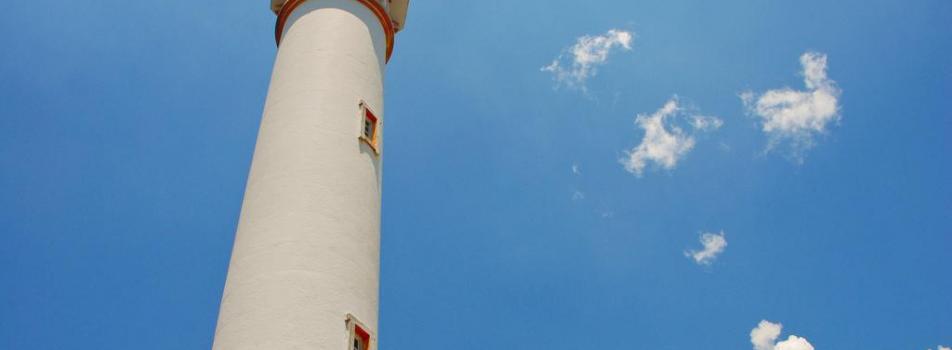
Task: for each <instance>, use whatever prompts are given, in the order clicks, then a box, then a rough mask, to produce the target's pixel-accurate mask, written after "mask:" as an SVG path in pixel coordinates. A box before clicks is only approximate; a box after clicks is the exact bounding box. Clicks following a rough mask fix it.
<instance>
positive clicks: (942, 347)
mask: <svg viewBox="0 0 952 350" xmlns="http://www.w3.org/2000/svg"><path fill="white" fill-rule="evenodd" d="M929 350H932V349H929ZM939 350H952V348H949V347H948V346H942V345H939Z"/></svg>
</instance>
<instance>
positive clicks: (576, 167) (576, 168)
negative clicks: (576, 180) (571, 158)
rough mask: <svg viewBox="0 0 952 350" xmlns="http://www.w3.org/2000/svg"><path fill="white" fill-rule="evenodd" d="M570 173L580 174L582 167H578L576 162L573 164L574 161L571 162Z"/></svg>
mask: <svg viewBox="0 0 952 350" xmlns="http://www.w3.org/2000/svg"><path fill="white" fill-rule="evenodd" d="M572 174H573V175H581V174H582V169H581V168H579V166H578V164H574V163H573V164H572Z"/></svg>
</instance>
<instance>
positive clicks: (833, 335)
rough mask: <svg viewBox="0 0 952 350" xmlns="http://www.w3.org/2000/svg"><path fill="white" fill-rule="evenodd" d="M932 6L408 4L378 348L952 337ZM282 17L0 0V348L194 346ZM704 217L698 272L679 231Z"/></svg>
mask: <svg viewBox="0 0 952 350" xmlns="http://www.w3.org/2000/svg"><path fill="white" fill-rule="evenodd" d="M950 17H952V3H950V2H948V1H940V0H936V1H925V0H923V1H863V2H860V1H836V2H829V1H796V2H793V1H788V2H779V1H770V2H764V1H718V2H700V1H678V0H674V1H671V0H667V1H600V2H567V3H561V4H556V3H554V2H543V1H488V2H462V1H414V2H413V4H412V5H411V8H410V15H409V17H408V23H407V28H406V30H405V31H403V32H401V33H400V34H399V36H398V38H397V47H396V50H395V54H394V56H393V59H392V60H391V61H390V64H389V66H388V72H387V74H388V75H387V90H386V100H387V102H386V103H387V118H388V123H387V127H388V130H387V140H386V142H387V147H386V149H387V154H386V171H385V172H384V174H385V175H384V196H383V227H382V239H383V241H382V279H381V308H380V313H381V314H380V316H381V327H380V330H379V335H380V339H381V343H380V347H381V349H443V348H447V347H452V348H456V349H503V348H513V347H521V348H531V349H590V348H608V347H612V348H625V349H693V348H708V349H751V348H752V347H754V345H755V344H752V339H751V333H752V331H756V332H755V333H758V334H760V335H763V337H766V339H767V340H768V341H770V340H771V337H772V338H776V341H778V342H779V341H784V340H787V337H788V336H789V335H796V336H798V337H802V338H804V339H806V340H808V342H809V343H810V344H812V346H814V347H816V348H817V349H927V348H932V349H935V348H936V347H937V346H938V345H940V344H941V345H946V346H948V345H950V344H952V271H950V267H952V259H950V257H952V254H950V253H949V252H950V250H952V220H950V219H952V184H950V182H952V181H950V179H952V162H950V161H949V160H950V158H949V154H950V152H952V144H950V136H952V114H950V112H949V111H950V110H952V95H950V91H952V27H950V26H949V24H948V18H950ZM273 25H274V16H273V14H271V13H270V12H269V11H268V4H267V3H266V2H265V1H242V2H236V3H228V4H225V5H223V4H222V3H213V2H191V1H179V0H170V1H164V2H162V3H161V4H159V3H155V2H130V1H115V0H103V1H94V2H76V1H58V0H54V1H52V2H48V3H43V4H38V3H34V2H23V1H19V2H17V1H14V2H10V3H8V4H7V5H6V6H5V11H3V12H0V30H2V32H3V33H7V35H4V36H0V194H2V195H0V235H2V236H0V237H2V238H3V241H4V242H5V243H4V244H2V245H0V277H2V279H0V280H2V281H3V282H2V283H0V310H2V311H0V348H3V349H60V348H70V349H130V348H135V349H206V348H209V347H210V345H211V341H212V336H213V334H214V327H215V321H216V317H217V310H218V303H219V298H220V296H221V290H222V287H223V284H224V279H225V273H226V269H227V263H228V259H229V255H230V250H231V244H232V240H233V238H234V230H235V226H236V223H237V215H238V212H239V209H240V205H241V199H242V194H243V189H244V182H245V179H246V176H247V171H248V167H249V164H250V160H251V154H252V150H253V146H254V141H255V136H256V133H257V128H258V123H259V121H260V117H261V110H262V105H263V101H264V96H265V93H266V91H267V85H268V81H269V76H270V70H271V64H272V62H273V58H274V53H275V46H274V42H273V37H272V34H273ZM612 29H614V30H616V31H619V32H625V33H630V34H631V35H632V38H631V40H630V42H629V43H628V46H629V48H630V49H627V50H626V49H625V47H624V45H621V44H620V42H617V41H616V42H615V45H610V49H609V50H608V52H607V56H606V57H607V58H606V59H605V60H604V62H601V61H599V62H596V63H594V64H593V65H592V67H594V68H596V69H597V72H596V73H595V74H587V75H586V76H585V79H584V89H582V88H580V87H579V86H578V85H575V86H571V85H567V84H565V82H562V83H561V84H560V82H559V81H557V80H556V79H554V75H553V74H552V72H550V71H543V70H541V69H542V68H543V67H545V66H548V65H549V64H550V63H552V61H553V60H554V59H557V58H558V57H559V56H560V55H561V57H562V58H561V62H562V63H561V66H560V67H562V68H564V69H569V70H571V69H573V67H574V66H573V62H574V59H575V56H574V55H573V54H572V53H571V52H570V51H567V50H571V49H572V48H573V47H575V46H576V44H577V43H579V41H578V40H579V38H580V37H584V36H589V38H595V37H596V36H600V35H606V33H608V31H609V30H612ZM596 49H597V47H596ZM590 52H595V51H590ZM805 53H816V54H817V55H822V56H823V57H825V58H826V64H827V65H826V69H825V70H823V71H824V72H825V73H826V74H827V79H828V80H823V81H824V82H825V83H824V84H827V85H826V86H828V87H830V89H831V90H825V91H827V92H829V93H830V94H829V95H830V96H834V97H835V104H834V105H835V108H836V112H835V113H834V114H829V113H827V114H825V115H821V114H823V113H821V112H816V111H815V110H813V109H809V108H812V107H815V105H814V104H812V103H814V102H816V101H814V100H810V99H809V98H806V99H805V100H802V101H801V102H803V101H806V102H803V103H806V105H802V106H806V107H808V108H807V110H808V112H804V113H800V114H793V115H792V118H794V121H796V120H797V119H796V118H807V119H809V120H813V121H817V120H820V121H822V123H821V125H822V130H823V131H822V132H803V130H799V129H795V128H794V129H784V128H780V129H774V132H773V133H768V132H765V131H764V126H765V123H766V122H767V121H769V120H771V119H769V118H768V117H769V116H776V115H778V114H770V113H772V112H769V111H758V110H757V109H756V104H755V103H756V102H757V101H758V98H760V97H762V96H764V95H765V94H767V93H769V92H770V91H775V92H778V93H783V92H792V93H794V95H791V96H795V97H796V96H800V97H803V96H814V95H811V94H812V93H813V92H815V91H818V90H819V89H813V90H811V89H808V87H806V86H805V85H804V78H805V76H804V72H803V67H802V66H801V56H802V55H804V54H805ZM817 57H819V56H817ZM811 62H818V61H811ZM785 88H788V89H789V90H783V89H785ZM745 92H750V93H752V94H753V97H752V98H753V100H750V101H748V102H754V104H753V105H752V104H751V103H748V104H747V105H745V103H744V101H742V99H741V98H740V96H741V95H742V94H744V93H745ZM821 92H822V91H821ZM797 93H803V94H806V95H802V94H801V95H797ZM675 96H676V99H675V101H676V102H677V104H678V106H679V107H681V109H680V110H678V111H677V113H672V114H671V116H669V117H665V118H661V119H660V120H661V125H663V128H662V130H664V131H665V133H666V134H660V135H661V136H664V135H668V136H671V135H675V136H678V135H679V136H680V138H678V137H674V139H675V140H676V142H675V143H674V145H675V146H678V145H681V146H683V145H684V144H683V143H678V142H683V141H685V140H688V139H690V140H691V147H688V149H687V150H686V151H685V150H684V148H685V147H680V148H679V147H674V149H680V150H682V151H681V152H676V154H675V158H676V161H675V162H674V164H673V165H671V166H665V165H664V164H659V163H658V162H656V161H655V160H657V159H665V158H663V157H661V158H657V157H656V158H651V157H648V158H645V159H646V160H645V167H644V168H643V169H642V170H641V171H640V174H638V173H634V172H631V171H627V170H626V167H625V166H624V164H623V161H626V160H629V161H630V159H631V158H630V152H632V151H636V150H637V147H639V145H641V144H643V141H645V136H646V132H645V130H644V129H643V128H641V127H639V124H636V119H637V118H639V116H641V117H642V120H648V119H650V118H651V117H652V116H654V115H655V114H656V112H657V111H659V109H661V108H662V107H663V106H664V105H665V104H666V103H667V102H668V101H671V100H672V98H674V97H675ZM802 106H801V107H802ZM775 111H778V110H776V109H775ZM784 111H785V110H784V109H783V107H782V106H781V107H780V109H779V112H777V113H781V114H782V113H784ZM761 112H762V113H761ZM695 115H702V116H707V117H716V118H717V119H718V120H720V122H721V123H722V124H721V125H720V127H719V128H710V129H711V130H705V131H702V130H696V129H694V128H693V127H692V126H691V125H690V122H691V118H692V116H695ZM765 115H766V116H765ZM788 116H791V115H788ZM811 118H812V119H811ZM675 128H678V129H677V130H680V134H678V132H676V131H674V130H675ZM778 130H779V131H778ZM778 132H779V134H778ZM783 132H787V133H783ZM777 135H780V136H784V137H781V140H780V141H779V142H780V143H778V144H776V145H775V147H770V146H771V140H773V139H772V137H776V136H777ZM803 137H807V139H806V140H808V141H809V144H810V145H811V147H797V146H796V145H797V143H796V142H802V141H804V139H803ZM661 139H664V138H661ZM669 140H670V139H669ZM669 145H670V143H669ZM800 145H801V146H802V143H801V144H800ZM658 149H660V150H662V151H663V150H670V148H664V147H662V148H658ZM646 154H647V153H646ZM656 154H660V155H661V156H665V155H668V156H670V154H669V153H664V152H660V153H657V152H656ZM669 158H670V157H669ZM573 167H574V168H575V170H576V171H573ZM722 232H723V236H718V237H723V240H724V242H726V246H724V247H722V248H723V251H720V252H719V253H717V254H712V257H710V258H709V259H707V260H702V262H706V264H704V263H700V264H699V263H697V262H696V261H695V260H694V259H693V258H691V257H689V256H687V255H689V254H686V253H685V252H686V251H690V250H694V251H698V250H701V249H702V245H701V242H700V241H699V239H700V238H701V235H702V233H714V234H720V233H722ZM709 237H711V236H709ZM715 240H716V239H715ZM762 320H767V321H770V322H772V323H770V324H766V325H764V324H760V322H761V321H762ZM774 324H782V325H783V326H782V331H781V332H782V333H780V334H779V337H777V335H772V334H771V332H775V331H777V328H779V327H776V326H774ZM759 326H763V327H759ZM755 327H756V328H755ZM767 346H772V345H771V344H767ZM771 348H772V347H771ZM797 349H800V348H797Z"/></svg>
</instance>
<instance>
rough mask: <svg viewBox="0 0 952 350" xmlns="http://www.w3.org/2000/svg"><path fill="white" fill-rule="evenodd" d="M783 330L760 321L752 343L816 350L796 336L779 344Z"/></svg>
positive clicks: (766, 348) (758, 348)
mask: <svg viewBox="0 0 952 350" xmlns="http://www.w3.org/2000/svg"><path fill="white" fill-rule="evenodd" d="M782 329H783V325H781V324H779V323H773V322H770V321H767V320H763V321H760V324H758V325H757V327H755V328H754V329H753V330H751V331H750V343H751V344H753V345H754V350H814V349H813V345H811V344H810V342H808V341H807V340H806V339H805V338H800V337H798V336H795V335H791V336H790V337H788V338H787V340H784V341H781V342H779V343H777V338H779V337H780V331H781V330H782ZM940 350H941V349H940Z"/></svg>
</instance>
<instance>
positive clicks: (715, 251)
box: [684, 231, 727, 265]
mask: <svg viewBox="0 0 952 350" xmlns="http://www.w3.org/2000/svg"><path fill="white" fill-rule="evenodd" d="M700 240H701V245H703V246H704V249H701V250H689V251H685V252H684V256H687V257H689V258H691V259H694V262H696V263H698V264H699V265H710V264H712V263H714V260H717V256H718V255H719V254H721V253H723V252H724V249H725V248H727V239H726V238H724V231H721V233H720V234H716V233H704V234H702V235H701V239H700Z"/></svg>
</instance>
